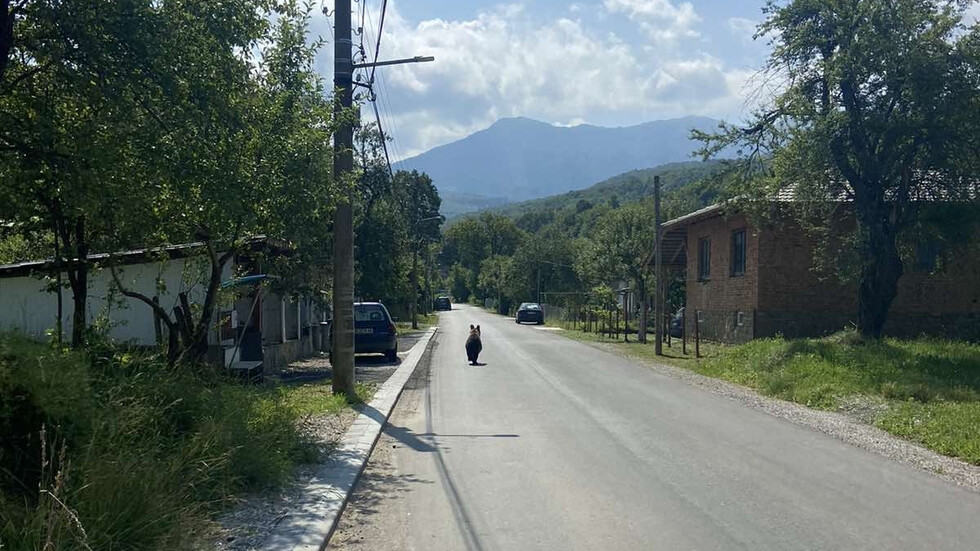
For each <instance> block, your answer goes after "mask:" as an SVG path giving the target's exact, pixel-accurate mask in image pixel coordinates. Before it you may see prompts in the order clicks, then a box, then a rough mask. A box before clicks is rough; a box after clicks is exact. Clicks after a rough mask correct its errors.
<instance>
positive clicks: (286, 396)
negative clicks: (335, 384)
mask: <svg viewBox="0 0 980 551" xmlns="http://www.w3.org/2000/svg"><path fill="white" fill-rule="evenodd" d="M375 390H376V388H375V385H373V384H364V383H357V385H356V386H355V388H354V392H355V394H356V396H355V398H354V399H349V398H347V397H345V396H343V395H340V394H334V393H333V391H332V390H331V387H330V381H327V382H325V383H321V382H317V383H305V384H300V385H290V386H283V387H280V388H278V389H277V392H279V394H280V396H281V398H282V401H283V403H284V404H286V406H287V407H289V408H291V409H292V410H293V411H294V412H295V413H296V414H297V415H299V416H301V417H306V416H310V415H333V414H336V413H340V412H341V411H343V410H345V409H349V408H350V407H351V406H355V405H357V404H361V403H365V402H369V401H370V400H371V398H372V397H373V396H374V391H375Z"/></svg>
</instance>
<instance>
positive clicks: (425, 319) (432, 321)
mask: <svg viewBox="0 0 980 551" xmlns="http://www.w3.org/2000/svg"><path fill="white" fill-rule="evenodd" d="M418 325H419V328H418V329H417V330H418V331H424V330H426V329H428V328H430V327H432V326H434V325H439V316H438V315H436V314H435V313H432V314H419V315H418ZM395 327H397V328H398V331H399V332H408V331H414V329H412V320H411V318H409V319H408V321H397V322H395Z"/></svg>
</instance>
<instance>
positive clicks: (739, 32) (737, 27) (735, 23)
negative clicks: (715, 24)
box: [728, 17, 759, 43]
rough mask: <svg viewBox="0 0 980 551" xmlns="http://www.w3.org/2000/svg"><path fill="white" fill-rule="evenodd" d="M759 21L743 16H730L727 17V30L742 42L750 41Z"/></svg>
mask: <svg viewBox="0 0 980 551" xmlns="http://www.w3.org/2000/svg"><path fill="white" fill-rule="evenodd" d="M758 25H759V23H758V22H757V21H753V20H752V19H746V18H745V17H731V18H729V19H728V30H729V31H731V32H732V34H734V35H735V36H737V37H739V38H740V39H741V40H742V41H743V42H746V43H747V42H751V41H752V38H753V37H754V36H755V30H756V27H758Z"/></svg>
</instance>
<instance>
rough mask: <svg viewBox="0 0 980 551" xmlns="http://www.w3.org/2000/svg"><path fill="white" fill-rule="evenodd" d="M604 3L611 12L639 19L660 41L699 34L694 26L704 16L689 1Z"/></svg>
mask: <svg viewBox="0 0 980 551" xmlns="http://www.w3.org/2000/svg"><path fill="white" fill-rule="evenodd" d="M603 5H604V6H605V8H606V10H607V11H608V12H609V13H625V14H626V15H627V16H628V17H629V18H630V19H631V20H633V21H636V22H638V23H639V24H640V26H641V27H642V28H643V29H644V30H645V31H646V32H647V34H648V35H649V36H650V38H651V39H653V41H654V42H656V43H658V44H671V43H674V42H676V41H677V40H678V39H679V38H684V37H686V38H694V37H698V36H700V33H699V32H698V31H697V30H695V29H694V28H693V27H694V26H695V25H697V24H698V23H700V22H701V16H700V15H698V14H697V12H696V11H694V5H693V4H691V3H690V2H682V3H680V4H676V5H675V4H674V3H672V2H671V1H670V0H605V1H604V2H603Z"/></svg>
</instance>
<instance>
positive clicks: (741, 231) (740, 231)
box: [728, 227, 749, 277]
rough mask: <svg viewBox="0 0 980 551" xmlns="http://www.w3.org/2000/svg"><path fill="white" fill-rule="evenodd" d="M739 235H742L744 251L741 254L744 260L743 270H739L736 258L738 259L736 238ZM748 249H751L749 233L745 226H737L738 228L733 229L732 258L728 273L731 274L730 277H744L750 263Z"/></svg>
mask: <svg viewBox="0 0 980 551" xmlns="http://www.w3.org/2000/svg"><path fill="white" fill-rule="evenodd" d="M739 235H741V236H742V243H741V245H742V247H741V248H742V251H741V253H742V255H741V257H742V258H741V260H742V266H741V270H739V269H738V267H737V266H736V265H735V259H736V248H735V238H736V236H739ZM748 249H749V242H748V233H747V232H746V231H745V228H744V227H742V228H737V229H734V230H732V237H731V259H730V262H729V267H728V275H729V277H744V276H745V271H746V268H747V265H748Z"/></svg>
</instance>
